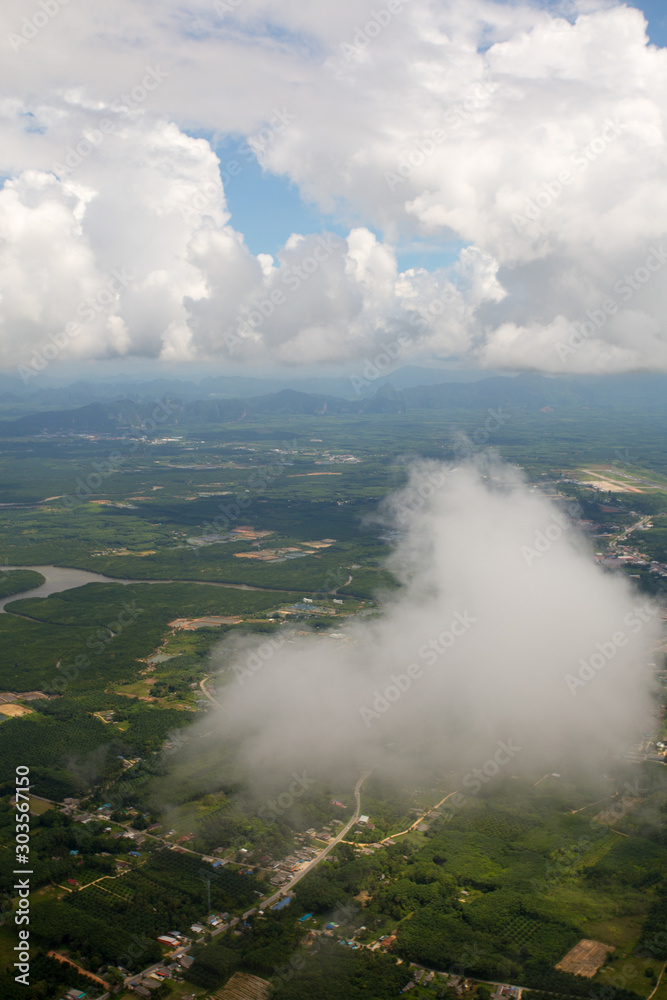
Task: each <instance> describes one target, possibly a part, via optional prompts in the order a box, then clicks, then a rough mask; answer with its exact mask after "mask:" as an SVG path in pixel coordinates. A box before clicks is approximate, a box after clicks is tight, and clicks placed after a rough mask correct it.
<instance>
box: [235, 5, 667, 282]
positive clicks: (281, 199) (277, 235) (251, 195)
mask: <svg viewBox="0 0 667 1000" xmlns="http://www.w3.org/2000/svg"><path fill="white" fill-rule="evenodd" d="M545 6H548V5H545ZM628 6H631V7H637V8H638V9H640V10H642V11H643V12H644V14H645V15H646V17H647V19H648V22H649V37H650V39H651V41H652V42H653V43H654V44H655V45H660V46H664V45H665V44H667V6H666V5H665V0H645V2H644V3H628ZM243 146H244V142H243V140H242V139H230V140H229V141H227V142H225V143H223V144H217V145H216V147H215V150H216V153H217V154H218V156H219V157H220V171H221V174H222V178H223V182H224V187H225V194H226V196H227V204H228V206H229V209H230V211H231V213H232V220H231V222H232V225H233V226H234V228H235V229H237V230H238V231H240V232H242V233H243V234H244V237H245V241H246V244H247V246H248V248H249V249H250V251H251V253H253V254H258V253H270V254H273V255H275V254H276V253H277V251H278V250H279V248H280V247H281V246H283V244H284V243H285V241H286V240H287V238H288V237H289V236H290V235H291V233H294V232H300V233H316V232H320V231H322V230H323V229H328V230H331V231H332V232H335V233H338V234H339V235H341V236H345V235H347V232H348V231H349V226H345V225H341V224H340V222H337V221H336V220H335V219H333V218H332V217H331V216H327V215H323V214H322V213H321V212H320V211H319V209H318V208H317V207H316V206H313V205H308V204H307V203H305V202H304V201H303V200H302V199H301V197H300V194H299V190H298V188H297V186H296V185H295V184H292V183H291V182H290V181H289V180H287V179H286V178H284V177H277V176H275V175H273V174H270V173H266V172H264V171H263V170H262V168H261V167H260V165H259V164H258V163H257V161H256V160H254V159H252V160H251V159H249V157H248V156H247V154H244V153H243V152H242V150H243ZM246 149H247V147H246ZM359 222H360V224H364V225H366V226H367V227H368V228H372V227H370V226H369V225H368V221H367V220H365V219H364V220H359ZM376 235H377V236H378V238H382V234H381V233H376ZM461 246H462V244H460V243H455V244H450V245H449V246H438V245H437V244H433V243H432V242H428V241H423V242H421V243H419V242H416V243H414V244H412V245H411V246H410V247H406V248H398V253H397V257H398V264H399V270H401V271H403V270H406V269H407V268H409V267H424V268H427V269H428V270H433V269H434V268H436V267H446V266H447V265H449V264H451V263H453V262H454V261H455V260H456V258H457V256H458V253H459V250H460V249H461Z"/></svg>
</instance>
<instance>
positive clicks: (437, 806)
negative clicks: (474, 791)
mask: <svg viewBox="0 0 667 1000" xmlns="http://www.w3.org/2000/svg"><path fill="white" fill-rule="evenodd" d="M458 791H460V789H459V788H455V789H454V791H453V792H450V793H449V794H448V795H445V797H444V799H440V801H439V802H438V803H437V805H434V806H431V808H430V809H427V810H426V811H425V812H423V813H422V814H421V816H420V817H419V818H418V819H416V820H415V821H414V823H411V824H410V826H409V827H408V828H407V830H401V832H400V833H392V834H390V835H389V836H388V837H385V838H384V840H381V841H380V843H381V844H386V843H387V841H388V840H394V839H395V838H396V837H404V836H405V835H406V833H411V832H412V831H413V830H416V829H417V827H418V826H419V824H420V823H423V822H424V817H425V816H427V815H428V814H429V813H430V812H434V811H435V810H436V809H439V808H440V806H441V805H443V804H444V803H445V802H446V801H447V799H451V797H452V795H456V793H457V792H458Z"/></svg>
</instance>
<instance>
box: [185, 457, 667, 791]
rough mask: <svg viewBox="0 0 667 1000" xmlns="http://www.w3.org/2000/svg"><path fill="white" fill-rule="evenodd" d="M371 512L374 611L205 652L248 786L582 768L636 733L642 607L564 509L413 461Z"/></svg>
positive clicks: (641, 685)
mask: <svg viewBox="0 0 667 1000" xmlns="http://www.w3.org/2000/svg"><path fill="white" fill-rule="evenodd" d="M384 517H385V519H386V520H387V522H388V523H389V524H391V525H393V526H394V527H395V528H398V529H400V540H399V541H398V543H397V544H396V547H395V550H394V552H393V554H392V556H391V559H390V561H389V568H390V569H391V570H392V571H393V573H394V574H395V576H396V577H397V578H398V580H399V581H400V584H401V587H400V589H399V590H398V591H397V592H396V593H395V594H394V595H393V596H390V597H388V598H387V600H386V603H385V604H384V607H383V610H382V612H381V614H380V616H379V617H377V618H374V619H355V620H354V621H353V623H352V624H344V625H343V624H341V626H340V627H339V630H338V631H334V633H333V635H331V636H327V635H316V634H311V635H304V634H303V633H301V634H296V633H295V632H294V631H289V630H287V628H286V629H285V631H284V632H283V630H279V632H278V633H277V634H275V635H274V636H272V637H271V638H269V639H267V640H266V641H264V642H262V643H260V644H258V643H257V642H256V641H255V642H254V643H252V644H251V645H248V644H247V643H246V644H244V645H243V646H241V647H234V646H230V645H229V644H228V643H225V644H223V645H222V646H221V647H220V649H219V651H218V652H217V654H216V655H215V657H214V659H215V660H216V661H217V665H218V666H219V667H220V668H224V669H223V673H222V674H221V678H222V683H221V685H220V687H219V692H218V698H219V700H220V702H221V705H222V708H221V711H220V717H219V719H218V722H217V725H218V727H219V732H220V736H221V738H224V740H225V741H227V740H230V741H232V743H233V744H234V746H235V757H236V760H237V761H241V762H242V763H243V767H244V769H245V771H246V773H247V774H249V775H251V776H252V778H251V780H252V781H254V782H255V783H256V784H259V785H261V784H262V783H263V782H267V783H268V782H269V781H270V782H271V783H272V784H273V787H282V786H281V781H282V782H283V784H284V782H285V781H286V780H287V778H286V775H289V774H290V773H294V772H296V773H298V774H301V773H302V772H303V770H304V769H305V770H306V771H307V773H308V775H310V776H311V777H312V776H314V775H317V776H326V775H332V774H340V773H348V769H349V768H353V767H354V768H361V769H366V768H379V769H380V770H382V768H383V766H384V765H385V764H386V763H387V761H388V760H389V761H390V769H391V770H395V769H396V768H398V769H399V770H400V771H403V769H407V770H408V771H409V772H410V773H411V774H413V775H414V773H415V772H419V771H423V770H424V769H426V768H428V767H435V768H437V769H443V768H445V769H446V768H454V769H456V768H458V769H459V770H460V771H461V772H464V771H468V770H469V769H471V768H474V767H476V766H477V767H479V768H481V767H482V766H483V765H484V764H485V763H488V762H489V761H491V762H495V765H494V763H491V764H489V768H490V769H491V771H493V773H497V770H498V765H501V764H504V763H508V762H509V759H512V762H513V763H512V766H513V767H519V768H520V769H526V770H531V769H543V770H545V769H546V770H557V769H558V767H557V765H559V764H563V763H564V762H568V761H569V762H570V763H572V762H573V761H577V762H578V763H579V764H580V765H581V766H582V767H586V766H590V767H592V768H595V767H597V766H598V765H599V764H600V763H601V762H602V761H604V760H608V759H609V755H613V754H617V753H622V752H623V751H624V749H626V748H627V747H628V745H629V743H630V742H631V741H632V740H633V739H634V738H635V737H637V736H638V735H640V734H641V733H643V732H645V729H646V719H647V716H648V714H649V712H650V685H651V679H650V677H651V671H650V669H648V668H647V663H648V662H649V661H650V659H651V650H652V647H653V645H654V643H655V641H656V638H657V636H658V635H659V624H660V618H659V615H658V611H657V608H656V607H655V606H653V605H652V604H651V603H650V602H648V603H647V601H646V599H645V598H644V597H639V596H638V595H637V594H636V593H634V592H633V591H632V589H631V588H630V586H629V585H628V583H627V581H625V580H624V579H620V578H619V577H617V576H612V575H609V574H606V573H605V572H603V571H602V570H601V569H600V568H599V567H598V565H597V564H596V563H595V562H594V561H593V559H592V557H591V554H590V552H589V551H588V549H587V544H586V542H585V541H584V540H583V539H582V538H581V537H580V536H579V535H578V534H577V531H576V528H575V527H573V526H572V522H571V519H570V517H568V514H567V512H565V511H563V510H562V509H560V508H558V507H557V506H555V505H554V504H553V503H552V502H550V501H549V500H547V499H545V498H544V497H543V496H541V495H540V494H538V493H536V492H535V491H534V490H533V489H531V488H529V487H528V486H527V484H526V483H525V482H524V480H523V478H522V477H521V475H520V474H519V473H518V472H517V471H516V470H514V469H513V468H510V467H508V466H501V465H499V464H496V463H494V462H489V461H484V462H480V463H477V464H470V465H467V466H465V467H461V468H450V467H446V466H442V465H439V464H435V463H433V464H418V465H415V466H414V467H413V469H412V473H411V478H410V483H409V485H408V487H407V488H406V489H404V490H401V491H398V492H397V493H396V494H394V495H393V496H391V497H390V498H389V500H388V501H387V502H386V504H385V507H384ZM323 589H325V588H324V586H323ZM204 725H205V728H206V729H207V730H211V729H212V728H213V727H212V725H211V719H210V717H209V718H207V720H206V723H205V724H204ZM497 754H499V757H500V759H499V758H498V756H496V755H497ZM508 755H509V756H508ZM485 773H489V772H488V768H487V771H486V772H485Z"/></svg>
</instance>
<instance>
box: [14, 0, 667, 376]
mask: <svg viewBox="0 0 667 1000" xmlns="http://www.w3.org/2000/svg"><path fill="white" fill-rule="evenodd" d="M42 7H44V9H42ZM0 49H1V50H2V60H1V65H2V70H0V73H1V74H2V82H3V93H4V95H5V96H4V99H3V101H2V103H0V127H1V128H2V135H3V141H2V143H0V172H1V173H2V176H3V178H5V180H4V185H3V187H2V189H1V190H0V227H1V228H2V232H3V244H2V247H1V248H0V282H1V283H2V286H3V295H2V298H1V299H0V363H2V364H3V365H5V366H10V367H15V366H16V364H17V363H22V364H29V363H30V362H31V361H32V362H34V361H35V359H36V358H37V361H38V362H39V357H38V356H37V355H36V354H33V351H36V352H38V353H39V356H43V357H44V358H46V360H49V359H52V358H58V359H60V360H63V359H71V358H84V359H89V358H107V357H117V356H118V357H120V356H133V355H136V356H142V357H150V358H160V359H162V360H164V361H167V362H174V363H180V362H182V361H185V360H188V359H203V358H213V359H232V360H234V361H239V362H247V363H250V364H251V363H253V362H261V363H269V362H275V363H281V364H295V365H298V364H303V363H306V364H314V363H336V364H338V365H340V364H346V363H349V362H352V361H354V360H358V359H363V358H364V357H368V356H371V357H372V356H373V354H374V353H376V352H377V350H378V349H379V348H380V347H381V346H382V345H383V344H385V343H394V342H396V341H397V338H398V337H399V336H401V335H403V336H404V337H405V336H406V334H407V335H409V337H408V339H407V341H406V342H405V343H402V344H401V356H402V358H403V359H404V360H408V359H420V360H424V359H427V358H434V357H436V358H449V359H457V360H458V361H459V362H461V363H464V364H466V365H467V366H480V367H486V368H496V369H498V368H502V367H506V368H510V369H536V370H542V371H547V372H592V373H597V372H621V371H628V370H637V369H655V370H661V371H665V370H667V340H666V338H665V327H664V316H665V313H666V308H665V307H666V305H667V298H666V297H667V282H665V281H664V278H663V277H661V272H662V269H663V268H664V266H665V262H666V261H667V247H666V245H665V241H666V239H667V197H666V196H665V187H664V179H663V178H664V163H665V156H666V154H667V140H666V139H665V135H666V130H665V108H666V107H667V103H666V102H665V88H666V86H667V54H666V53H665V50H664V49H660V48H657V47H655V46H652V45H650V44H649V43H648V39H647V35H646V23H645V21H644V18H643V15H642V13H641V12H640V11H639V10H636V9H634V8H632V7H626V6H624V5H622V4H617V3H613V2H610V0H572V2H567V3H555V4H551V5H549V6H548V9H545V6H544V5H543V4H540V3H537V2H535V3H505V2H497V0H496V2H494V0H468V2H466V3H461V2H459V0H445V2H443V0H404V2H403V3H401V4H399V5H396V4H394V5H392V11H391V12H390V11H389V10H388V9H387V8H386V6H384V5H382V4H380V5H379V7H377V9H376V8H372V9H371V8H369V9H368V11H365V10H364V9H362V8H361V7H360V6H359V4H358V2H357V0H336V2H333V0H325V2H322V3H320V4H317V5H315V7H314V8H313V9H312V10H311V9H307V8H305V7H304V6H303V4H297V3H294V2H289V3H281V4H276V3H267V2H266V0H242V2H238V3H236V2H229V3H226V2H224V0H219V2H217V3H211V2H210V0H190V2H189V3H188V5H187V8H183V6H182V5H181V4H178V3H176V2H175V0H165V2H164V3H162V4H161V5H160V14H159V17H156V16H155V7H154V5H151V4H148V3H144V2H136V0H118V2H116V3H114V4H112V5H109V4H106V5H105V4H102V3H99V2H93V3H90V4H87V5H75V4H68V3H65V2H64V0H51V2H50V3H49V4H46V5H41V6H40V5H39V4H36V5H35V6H34V10H33V9H31V8H30V5H27V6H26V4H25V3H22V2H20V0H7V2H6V3H5V4H4V5H3V10H2V13H1V14H0ZM237 142H238V147H239V149H238V150H237V149H236V148H235V147H234V143H237ZM230 148H231V150H232V151H231V152H229V150H230ZM220 150H224V151H221V152H220V156H218V154H217V152H216V151H220ZM251 163H254V164H255V166H256V164H257V163H259V164H260V165H261V167H262V168H263V169H264V170H265V171H266V172H268V173H271V174H273V175H276V176H280V177H282V178H284V179H286V181H289V182H292V183H293V184H294V185H296V188H297V189H298V191H299V193H300V195H301V197H302V199H303V201H304V202H305V203H308V204H310V205H314V206H315V207H316V209H317V210H318V211H319V212H322V213H324V217H323V218H324V220H326V219H328V220H330V224H331V227H332V229H334V230H335V233H330V232H326V231H317V232H308V231H306V232H301V231H300V230H299V226H300V223H296V224H295V228H296V230H297V231H296V232H294V231H293V232H292V234H291V235H289V234H288V233H286V234H285V237H284V243H283V245H282V247H281V248H280V249H276V247H275V246H267V247H266V248H265V250H266V252H257V251H256V248H255V252H251V250H250V249H249V248H248V246H247V244H246V242H245V239H244V234H243V228H244V223H243V220H242V219H238V220H237V219H236V218H235V217H234V215H233V214H232V213H230V210H229V208H228V203H227V194H226V193H227V192H228V191H230V190H231V189H232V187H233V185H234V184H239V183H241V182H240V180H239V177H240V175H241V174H243V173H244V172H245V171H248V170H249V169H250V164H251ZM286 190H287V188H286ZM313 218H317V216H313ZM326 224H327V222H326V221H323V222H322V225H323V226H326ZM336 233H337V235H336ZM411 247H412V248H416V249H417V250H420V248H425V247H430V248H431V249H433V248H435V250H436V251H438V253H437V254H436V255H435V256H434V259H435V261H436V264H434V266H433V267H432V268H429V269H425V268H423V267H411V266H407V265H405V264H403V265H401V262H400V253H401V251H402V250H403V249H405V248H411ZM448 259H449V260H451V261H452V263H451V265H447V263H446V262H447V260H448ZM114 272H120V273H121V274H123V275H124V276H126V280H125V281H124V282H119V281H118V280H114ZM68 324H69V325H68ZM19 345H20V351H21V356H20V357H18V358H17V350H19Z"/></svg>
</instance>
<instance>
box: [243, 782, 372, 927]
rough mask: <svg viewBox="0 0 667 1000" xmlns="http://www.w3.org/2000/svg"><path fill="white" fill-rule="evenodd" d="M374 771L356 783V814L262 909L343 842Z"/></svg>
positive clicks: (284, 892) (266, 900) (263, 903)
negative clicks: (368, 779)
mask: <svg viewBox="0 0 667 1000" xmlns="http://www.w3.org/2000/svg"><path fill="white" fill-rule="evenodd" d="M372 773H373V772H372V771H364V773H363V774H362V775H361V777H360V778H359V780H358V782H357V784H356V785H355V788H354V798H355V800H356V803H357V805H356V809H355V811H354V815H353V817H352V819H351V820H350V821H349V822H348V823H347V824H346V825H345V826H344V827H343V829H342V830H341V831H340V833H338V834H336V836H335V837H334V839H333V840H332V841H331V843H330V844H328V845H327V846H326V847H325V848H324V850H323V851H321V852H320V853H319V854H318V855H317V857H315V858H313V860H312V861H310V862H309V863H308V864H307V865H306V867H305V868H304V869H303V871H300V872H299V873H298V874H297V875H295V876H294V878H293V879H290V881H289V882H287V883H286V884H285V885H283V886H281V888H280V889H279V890H278V892H274V894H273V896H269V898H268V899H265V900H264V901H263V902H260V904H259V905H260V906H261V907H262V909H264V910H266V909H267V908H268V907H271V906H273V904H274V903H275V902H277V900H279V899H280V897H281V896H284V895H285V894H286V893H288V892H289V891H290V890H291V889H293V888H294V886H295V885H296V884H297V882H300V881H301V879H302V878H303V877H304V875H307V874H308V872H311V871H312V870H313V868H316V867H317V865H319V863H320V861H323V860H324V859H325V858H326V856H327V854H329V852H330V851H331V850H332V849H333V848H334V847H335V846H336V844H339V843H340V842H341V840H342V839H343V837H344V836H345V835H346V834H347V833H349V831H350V830H351V829H352V827H353V826H354V824H355V823H356V822H357V821H358V819H359V815H360V813H361V788H362V785H363V783H364V781H365V780H366V778H368V777H370V775H371V774H372Z"/></svg>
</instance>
